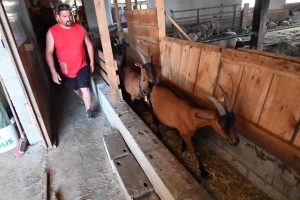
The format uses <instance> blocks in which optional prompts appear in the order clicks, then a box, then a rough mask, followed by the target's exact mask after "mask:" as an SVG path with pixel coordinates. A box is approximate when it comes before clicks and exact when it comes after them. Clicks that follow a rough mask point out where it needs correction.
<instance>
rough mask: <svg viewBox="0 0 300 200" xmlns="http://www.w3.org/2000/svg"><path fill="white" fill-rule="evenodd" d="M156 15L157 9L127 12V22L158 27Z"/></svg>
mask: <svg viewBox="0 0 300 200" xmlns="http://www.w3.org/2000/svg"><path fill="white" fill-rule="evenodd" d="M156 15H157V11H156V8H149V9H142V10H128V11H127V12H126V18H127V22H130V23H138V24H146V25H157V19H156V18H157V17H156Z"/></svg>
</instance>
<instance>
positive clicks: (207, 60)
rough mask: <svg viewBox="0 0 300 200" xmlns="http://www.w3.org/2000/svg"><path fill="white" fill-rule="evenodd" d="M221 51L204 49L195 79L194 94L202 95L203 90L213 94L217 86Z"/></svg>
mask: <svg viewBox="0 0 300 200" xmlns="http://www.w3.org/2000/svg"><path fill="white" fill-rule="evenodd" d="M220 56H221V53H217V52H213V51H209V50H205V49H202V50H201V57H200V63H199V67H198V71H197V77H196V81H195V89H194V94H195V95H196V96H200V95H201V94H202V93H203V92H205V93H207V94H210V95H212V94H213V92H214V88H215V86H216V82H217V77H218V72H219V68H220Z"/></svg>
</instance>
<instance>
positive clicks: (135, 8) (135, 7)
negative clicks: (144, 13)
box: [134, 0, 138, 10]
mask: <svg viewBox="0 0 300 200" xmlns="http://www.w3.org/2000/svg"><path fill="white" fill-rule="evenodd" d="M137 9H138V2H137V0H134V10H137Z"/></svg>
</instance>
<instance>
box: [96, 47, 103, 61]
mask: <svg viewBox="0 0 300 200" xmlns="http://www.w3.org/2000/svg"><path fill="white" fill-rule="evenodd" d="M97 55H98V57H99V58H100V59H101V60H103V61H104V55H103V52H102V51H100V50H99V49H97Z"/></svg>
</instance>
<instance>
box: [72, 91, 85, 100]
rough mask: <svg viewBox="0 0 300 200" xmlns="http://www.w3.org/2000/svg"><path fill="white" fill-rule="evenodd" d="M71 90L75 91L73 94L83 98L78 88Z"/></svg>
mask: <svg viewBox="0 0 300 200" xmlns="http://www.w3.org/2000/svg"><path fill="white" fill-rule="evenodd" d="M73 91H74V92H75V94H76V95H77V96H78V97H79V98H80V99H82V100H83V96H82V92H81V90H80V89H78V90H73Z"/></svg>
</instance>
